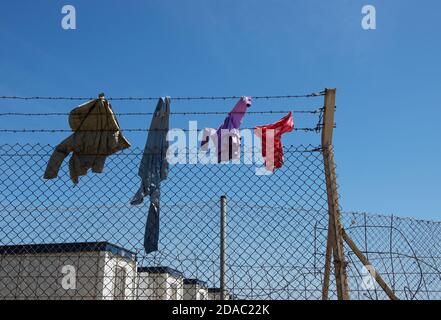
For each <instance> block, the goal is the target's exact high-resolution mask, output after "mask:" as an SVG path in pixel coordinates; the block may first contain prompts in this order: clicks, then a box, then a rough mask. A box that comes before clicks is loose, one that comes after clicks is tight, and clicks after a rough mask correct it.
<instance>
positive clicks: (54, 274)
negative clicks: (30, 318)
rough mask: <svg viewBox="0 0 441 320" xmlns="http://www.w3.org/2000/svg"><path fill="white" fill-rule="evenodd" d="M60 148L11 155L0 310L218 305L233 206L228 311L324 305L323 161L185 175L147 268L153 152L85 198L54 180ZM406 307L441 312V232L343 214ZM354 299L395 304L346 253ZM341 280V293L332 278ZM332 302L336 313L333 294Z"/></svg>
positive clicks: (307, 152) (175, 169)
mask: <svg viewBox="0 0 441 320" xmlns="http://www.w3.org/2000/svg"><path fill="white" fill-rule="evenodd" d="M52 151H53V147H51V146H44V145H38V144H37V145H18V144H17V145H2V146H0V172H1V173H0V181H1V193H0V212H1V216H0V298H3V299H72V298H73V299H188V300H199V299H200V300H207V299H208V300H216V299H219V298H220V269H221V268H220V204H219V199H220V197H221V196H222V195H225V196H227V213H226V217H227V219H226V220H227V221H226V222H227V225H226V231H225V232H226V251H225V256H226V261H225V264H226V274H225V277H226V283H225V286H226V299H320V298H321V292H322V286H323V272H324V271H323V266H324V260H325V252H326V240H327V226H328V213H327V195H326V183H325V174H324V168H323V159H322V154H321V149H320V148H316V147H315V146H298V147H287V148H285V164H284V166H283V168H281V169H280V170H278V171H276V172H275V173H273V174H270V175H259V174H256V172H257V171H256V166H254V165H245V164H241V165H238V164H220V165H202V164H178V165H173V166H171V167H170V173H169V177H168V179H167V180H165V181H164V182H163V183H162V186H161V218H160V219H161V220H160V227H161V228H160V240H159V251H157V252H153V253H151V254H145V252H144V249H143V236H144V228H145V223H146V215H147V212H148V206H149V202H148V201H146V202H145V203H144V205H142V206H132V205H130V204H129V202H130V199H131V197H132V196H133V194H134V193H135V191H136V190H137V189H138V187H139V182H140V180H139V177H138V176H137V172H138V166H139V163H140V159H141V157H142V153H143V151H142V150H140V149H135V148H132V149H130V150H126V151H123V152H120V153H118V154H116V155H114V156H111V157H109V158H108V159H107V162H106V168H105V172H104V173H102V174H89V175H88V176H85V177H82V178H81V179H80V183H79V184H78V185H77V186H75V187H74V186H73V185H72V182H71V181H70V179H69V174H68V172H67V165H66V166H64V167H63V169H62V171H61V172H60V174H59V178H58V179H56V180H50V181H47V180H44V179H43V178H42V176H43V172H44V169H45V167H46V164H47V161H48V159H49V156H50V154H51V153H52ZM342 220H343V221H342V224H343V226H344V227H345V229H346V231H347V233H348V234H349V235H350V236H351V238H352V239H353V240H354V241H355V242H356V244H357V246H358V247H359V248H360V250H361V251H363V253H364V254H365V255H366V256H367V257H368V258H369V260H370V261H371V262H372V264H373V265H374V267H375V269H376V270H377V271H378V272H379V273H380V274H381V275H382V276H383V278H384V279H385V280H386V282H387V283H388V284H389V286H390V287H391V288H392V289H393V290H394V291H395V293H396V295H397V296H398V297H399V298H400V299H439V298H440V297H441V296H440V292H441V273H440V269H439V268H441V260H440V251H441V250H440V249H441V248H440V243H441V241H440V240H441V239H440V224H439V223H435V222H424V221H416V220H411V219H400V218H396V217H386V216H374V215H368V214H359V213H353V214H352V213H351V214H343V215H342ZM345 251H346V259H347V261H348V276H349V287H350V293H351V298H354V299H385V298H387V296H385V294H384V293H383V292H382V291H381V289H378V288H377V286H376V285H375V283H373V282H372V281H369V276H368V274H367V273H366V272H365V270H363V266H362V264H361V263H360V262H359V261H358V260H357V258H356V257H355V256H354V254H353V253H352V252H351V251H350V250H349V249H348V248H345ZM331 279H333V278H332V277H331ZM330 288H331V291H330V298H333V299H335V298H336V293H335V290H334V288H335V285H334V282H333V281H331V286H330Z"/></svg>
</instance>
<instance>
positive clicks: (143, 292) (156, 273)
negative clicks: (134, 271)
mask: <svg viewBox="0 0 441 320" xmlns="http://www.w3.org/2000/svg"><path fill="white" fill-rule="evenodd" d="M183 279H184V275H183V273H182V272H180V271H177V270H175V269H172V268H169V267H140V268H138V280H137V288H138V294H137V298H138V299H139V300H182V299H183V296H184V287H183Z"/></svg>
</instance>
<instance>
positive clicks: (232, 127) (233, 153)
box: [201, 97, 252, 163]
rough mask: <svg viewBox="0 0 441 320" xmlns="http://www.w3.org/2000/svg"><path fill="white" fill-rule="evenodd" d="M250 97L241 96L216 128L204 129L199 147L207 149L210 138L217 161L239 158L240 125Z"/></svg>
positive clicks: (250, 100)
mask: <svg viewBox="0 0 441 320" xmlns="http://www.w3.org/2000/svg"><path fill="white" fill-rule="evenodd" d="M251 103H252V98H251V97H241V98H240V100H239V101H238V102H237V103H236V105H235V106H234V108H233V110H231V111H230V112H229V113H228V116H227V117H226V118H225V121H224V123H223V125H221V126H220V127H219V128H218V129H217V130H215V129H211V128H206V129H204V133H203V138H202V143H201V148H202V150H204V151H206V150H208V145H209V142H210V140H211V141H213V143H214V145H215V147H216V149H217V155H218V162H219V163H220V162H224V161H230V160H238V159H240V131H239V130H240V125H241V124H242V121H243V118H244V116H245V113H246V112H247V109H248V108H249V107H250V106H251Z"/></svg>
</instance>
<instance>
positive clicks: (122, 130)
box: [0, 127, 321, 133]
mask: <svg viewBox="0 0 441 320" xmlns="http://www.w3.org/2000/svg"><path fill="white" fill-rule="evenodd" d="M244 129H245V130H254V129H255V128H241V130H244ZM171 130H180V131H184V132H195V131H196V132H199V131H201V129H193V130H191V129H183V128H173V129H170V130H166V129H141V128H134V129H132V128H129V129H121V132H151V131H171ZM202 130H203V129H202ZM293 130H294V131H304V132H317V131H320V130H321V128H317V127H315V128H294V129H293ZM60 132H71V133H73V132H75V133H77V132H116V131H115V130H75V131H72V130H69V129H0V133H60Z"/></svg>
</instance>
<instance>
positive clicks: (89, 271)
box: [0, 252, 100, 299]
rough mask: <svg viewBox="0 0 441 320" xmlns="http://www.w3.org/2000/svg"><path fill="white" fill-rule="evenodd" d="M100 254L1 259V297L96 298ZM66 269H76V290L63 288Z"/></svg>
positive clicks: (7, 257) (16, 256)
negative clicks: (71, 267)
mask: <svg viewBox="0 0 441 320" xmlns="http://www.w3.org/2000/svg"><path fill="white" fill-rule="evenodd" d="M99 260H100V255H99V253H94V252H92V253H72V254H38V255H31V254H29V255H28V254H26V255H10V256H1V257H0V298H3V299H96V298H97V296H99V292H100V290H99V286H98V285H97V284H98V282H99V279H98V268H99ZM64 266H73V267H74V268H75V274H74V275H76V276H75V277H74V279H75V287H76V288H75V289H65V288H63V285H62V281H63V278H65V277H66V274H63V272H62V271H63V267H64Z"/></svg>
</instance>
